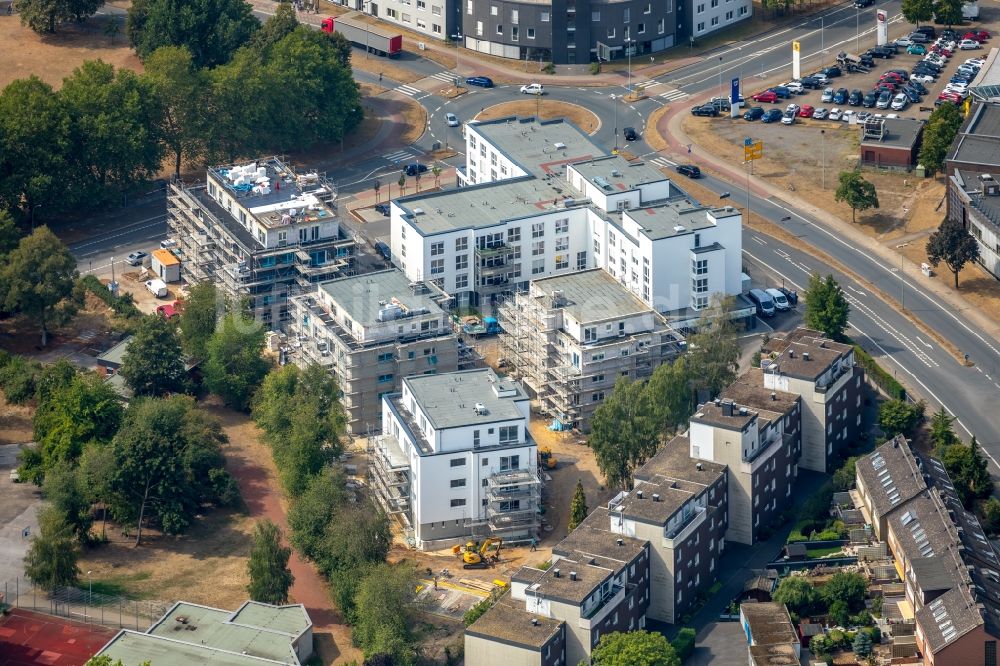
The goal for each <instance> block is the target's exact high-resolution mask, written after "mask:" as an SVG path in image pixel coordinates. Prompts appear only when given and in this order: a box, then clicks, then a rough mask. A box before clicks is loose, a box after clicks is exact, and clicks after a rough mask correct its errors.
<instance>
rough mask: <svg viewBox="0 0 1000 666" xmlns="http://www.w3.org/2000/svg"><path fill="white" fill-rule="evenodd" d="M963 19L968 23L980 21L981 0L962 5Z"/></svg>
mask: <svg viewBox="0 0 1000 666" xmlns="http://www.w3.org/2000/svg"><path fill="white" fill-rule="evenodd" d="M962 18H963V19H964V20H966V21H978V20H979V0H973V2H963V3H962Z"/></svg>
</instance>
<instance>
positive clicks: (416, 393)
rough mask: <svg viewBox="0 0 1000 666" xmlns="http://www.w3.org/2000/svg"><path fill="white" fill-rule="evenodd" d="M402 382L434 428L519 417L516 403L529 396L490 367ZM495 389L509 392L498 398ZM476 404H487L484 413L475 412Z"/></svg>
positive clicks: (418, 376)
mask: <svg viewBox="0 0 1000 666" xmlns="http://www.w3.org/2000/svg"><path fill="white" fill-rule="evenodd" d="M403 382H404V383H405V384H406V385H407V386H408V387H409V389H410V391H411V392H412V393H413V398H414V400H415V401H416V403H417V404H418V405H419V406H420V408H421V409H422V410H423V412H424V415H425V416H426V417H427V418H428V419H429V420H430V422H431V425H433V426H434V428H435V429H442V428H457V427H460V426H468V425H476V424H479V423H483V424H486V423H495V422H497V421H511V420H514V419H520V418H523V415H522V414H521V411H520V410H519V409H518V408H517V405H516V404H515V403H516V402H518V401H521V400H527V399H528V396H527V395H526V394H525V392H524V389H522V388H521V385H520V384H518V383H517V382H515V381H513V380H510V379H501V378H499V377H497V376H496V374H495V373H494V372H493V371H492V370H489V369H477V370H463V371H461V372H448V373H444V374H440V375H415V376H413V377H406V378H405V379H403ZM497 390H499V391H501V392H509V393H510V395H509V397H502V398H501V397H497V393H496V391H497ZM477 403H480V404H482V405H483V406H484V407H486V409H485V411H484V413H481V414H480V413H476V411H475V409H474V408H475V405H476V404H477Z"/></svg>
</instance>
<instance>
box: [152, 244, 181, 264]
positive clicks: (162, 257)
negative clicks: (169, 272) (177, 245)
mask: <svg viewBox="0 0 1000 666" xmlns="http://www.w3.org/2000/svg"><path fill="white" fill-rule="evenodd" d="M153 258H155V259H156V260H157V261H158V262H160V263H161V264H163V265H164V266H175V265H177V264H180V263H181V260H180V259H178V258H177V255H175V254H174V253H173V252H171V251H170V250H164V249H162V248H161V249H158V250H153Z"/></svg>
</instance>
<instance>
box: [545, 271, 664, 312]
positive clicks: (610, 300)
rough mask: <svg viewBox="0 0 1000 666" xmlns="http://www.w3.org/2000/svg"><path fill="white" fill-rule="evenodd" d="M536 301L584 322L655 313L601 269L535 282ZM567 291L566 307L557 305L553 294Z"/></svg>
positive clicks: (565, 297) (565, 296) (564, 293)
mask: <svg viewBox="0 0 1000 666" xmlns="http://www.w3.org/2000/svg"><path fill="white" fill-rule="evenodd" d="M532 288H533V289H538V290H541V291H543V292H544V293H545V295H544V296H537V297H536V298H537V299H538V300H539V301H540V302H541V304H542V305H543V306H544V307H546V308H560V309H562V310H563V311H564V312H566V313H567V314H569V315H570V316H572V317H573V318H574V319H576V320H577V321H579V322H581V323H589V322H594V321H603V320H606V319H622V318H624V317H631V316H634V315H640V314H644V313H652V312H653V310H652V309H651V308H650V307H649V306H648V305H646V304H645V303H643V302H642V301H640V300H639V299H638V298H636V296H635V295H634V294H633V293H632V292H630V291H628V290H627V289H625V287H623V286H622V285H621V283H620V282H618V281H617V280H615V279H614V278H613V277H611V275H609V274H608V272H607V271H605V270H603V269H600V268H593V269H590V270H585V271H579V272H577V273H568V274H566V275H556V276H553V277H548V278H542V279H541V280H534V281H533V282H532ZM556 291H561V292H563V299H564V304H563V305H553V299H552V294H553V292H556Z"/></svg>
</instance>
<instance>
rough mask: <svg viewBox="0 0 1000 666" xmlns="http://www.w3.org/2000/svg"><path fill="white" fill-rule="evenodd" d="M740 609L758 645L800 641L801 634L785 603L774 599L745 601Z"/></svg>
mask: <svg viewBox="0 0 1000 666" xmlns="http://www.w3.org/2000/svg"><path fill="white" fill-rule="evenodd" d="M740 611H741V612H742V613H743V617H744V618H746V621H747V624H748V625H750V634H751V635H752V636H753V640H754V642H755V643H757V644H758V645H778V644H781V643H786V644H787V643H798V642H799V636H798V634H797V633H796V632H795V627H793V626H792V618H791V616H790V615H789V614H788V609H787V608H785V605H784V604H779V603H775V602H773V601H763V602H749V601H748V602H744V603H742V604H740Z"/></svg>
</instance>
